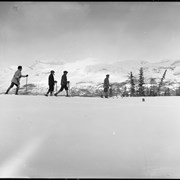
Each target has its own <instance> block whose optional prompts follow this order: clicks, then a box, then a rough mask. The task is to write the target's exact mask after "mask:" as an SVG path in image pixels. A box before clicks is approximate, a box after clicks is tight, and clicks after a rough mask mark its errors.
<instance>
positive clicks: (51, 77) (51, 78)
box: [48, 74, 55, 86]
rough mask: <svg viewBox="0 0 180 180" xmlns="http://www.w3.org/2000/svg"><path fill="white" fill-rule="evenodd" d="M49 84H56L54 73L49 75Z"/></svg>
mask: <svg viewBox="0 0 180 180" xmlns="http://www.w3.org/2000/svg"><path fill="white" fill-rule="evenodd" d="M48 82H49V86H54V84H55V81H54V75H53V74H50V75H49V81H48Z"/></svg>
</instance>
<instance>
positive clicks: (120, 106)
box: [0, 95, 180, 178]
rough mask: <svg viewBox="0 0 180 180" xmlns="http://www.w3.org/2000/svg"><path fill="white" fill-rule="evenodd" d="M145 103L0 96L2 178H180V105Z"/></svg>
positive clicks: (162, 100)
mask: <svg viewBox="0 0 180 180" xmlns="http://www.w3.org/2000/svg"><path fill="white" fill-rule="evenodd" d="M145 99H146V101H145V102H142V98H140V97H136V98H133V97H132V98H130V97H129V98H115V99H113V98H112V99H102V98H82V97H72V98H66V97H43V96H15V95H2V96H0V107H1V110H0V111H1V112H0V113H1V120H0V141H1V145H0V146H1V148H0V154H3V155H4V157H1V156H0V159H1V163H0V177H136V178H137V177H152V178H154V177H158V178H172V177H173V178H174V177H175V178H177V177H180V173H179V172H180V160H179V159H180V158H179V151H180V145H179V143H178V141H179V139H180V133H179V132H180V131H179V129H180V122H179V121H180V115H179V113H178V112H179V107H180V98H179V97H147V98H145ZM15 141H16V142H17V143H16V142H15Z"/></svg>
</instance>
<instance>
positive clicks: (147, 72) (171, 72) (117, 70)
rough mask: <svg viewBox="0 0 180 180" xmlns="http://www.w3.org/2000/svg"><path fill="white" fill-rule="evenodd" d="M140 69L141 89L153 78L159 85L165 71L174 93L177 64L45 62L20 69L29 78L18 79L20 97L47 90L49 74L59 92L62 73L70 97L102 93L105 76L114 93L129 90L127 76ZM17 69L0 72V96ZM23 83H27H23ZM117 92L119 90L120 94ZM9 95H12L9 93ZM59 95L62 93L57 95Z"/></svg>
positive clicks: (178, 83) (179, 83)
mask: <svg viewBox="0 0 180 180" xmlns="http://www.w3.org/2000/svg"><path fill="white" fill-rule="evenodd" d="M141 67H142V68H143V73H144V78H145V85H149V84H150V80H151V79H152V78H153V79H154V80H155V83H157V84H158V83H159V82H160V79H161V78H162V76H163V73H164V71H165V70H167V73H166V76H165V79H164V83H165V85H166V86H167V87H169V88H170V89H176V88H178V87H179V86H180V60H162V61H159V62H148V61H141V60H139V61H133V60H132V61H117V62H111V63H102V62H100V61H98V60H96V59H92V58H88V59H85V60H81V61H75V62H68V63H66V62H61V61H60V62H58V61H56V62H47V61H39V60H37V61H34V63H33V64H32V65H29V66H23V70H22V74H23V75H24V74H29V77H28V79H26V78H21V89H20V91H21V92H22V93H23V92H25V90H26V83H27V91H28V93H30V94H44V93H46V92H47V90H48V76H49V74H50V71H51V70H54V71H55V76H54V77H55V80H57V86H56V87H55V90H57V89H59V88H60V80H61V76H62V74H63V71H64V70H66V71H68V75H67V77H68V80H69V81H70V82H71V83H70V87H71V93H73V94H74V95H89V96H91V95H92V94H99V93H101V92H102V83H103V81H104V78H105V76H106V74H110V79H109V80H110V83H111V84H112V85H114V88H115V89H121V88H123V87H124V86H127V87H129V81H128V79H129V75H130V72H132V73H133V76H134V77H135V78H136V79H138V78H139V69H140V68H141ZM16 70H17V66H11V67H7V68H0V91H1V93H3V92H5V90H6V89H7V88H8V86H9V85H10V82H11V79H12V77H13V75H14V72H15V71H16ZM26 80H27V81H26ZM120 91H121V90H119V92H120ZM12 93H13V91H12ZM61 94H63V93H61Z"/></svg>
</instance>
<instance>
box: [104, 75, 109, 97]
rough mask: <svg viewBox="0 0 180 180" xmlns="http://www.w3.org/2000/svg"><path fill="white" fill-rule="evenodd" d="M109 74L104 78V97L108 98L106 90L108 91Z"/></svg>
mask: <svg viewBox="0 0 180 180" xmlns="http://www.w3.org/2000/svg"><path fill="white" fill-rule="evenodd" d="M109 87H110V84H109V74H107V75H106V78H105V79H104V96H105V98H108V92H109Z"/></svg>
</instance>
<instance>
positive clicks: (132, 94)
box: [130, 72, 135, 96]
mask: <svg viewBox="0 0 180 180" xmlns="http://www.w3.org/2000/svg"><path fill="white" fill-rule="evenodd" d="M130 85H131V88H130V95H131V96H135V83H134V76H133V74H132V72H131V73H130Z"/></svg>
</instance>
